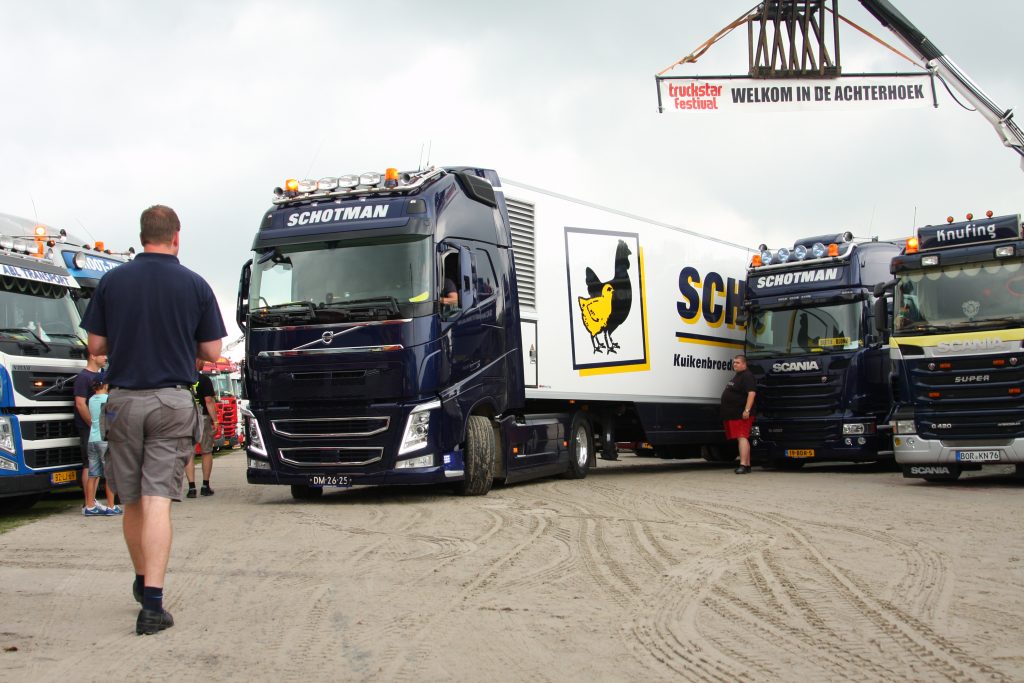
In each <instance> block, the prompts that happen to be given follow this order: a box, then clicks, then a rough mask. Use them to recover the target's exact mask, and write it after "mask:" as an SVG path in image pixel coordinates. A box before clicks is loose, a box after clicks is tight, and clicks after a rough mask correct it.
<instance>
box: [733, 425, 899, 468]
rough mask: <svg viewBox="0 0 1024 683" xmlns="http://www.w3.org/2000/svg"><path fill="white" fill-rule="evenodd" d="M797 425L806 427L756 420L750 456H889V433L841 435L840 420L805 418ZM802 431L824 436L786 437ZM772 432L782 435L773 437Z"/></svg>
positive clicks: (837, 459) (857, 458)
mask: <svg viewBox="0 0 1024 683" xmlns="http://www.w3.org/2000/svg"><path fill="white" fill-rule="evenodd" d="M846 422H854V420H846ZM856 422H866V421H864V420H857V421H856ZM800 425H806V429H805V430H801V428H800V427H798V426H796V423H786V422H780V421H766V420H761V419H759V420H758V421H757V422H756V424H755V427H756V431H757V432H758V434H757V435H756V436H755V435H754V434H751V439H750V445H751V453H752V455H753V457H754V458H755V459H758V460H785V459H793V460H804V461H811V462H873V461H876V460H883V459H889V458H891V457H892V452H891V451H892V444H891V441H890V439H889V435H888V432H882V433H879V432H877V431H875V433H873V434H850V435H842V422H839V421H837V420H834V419H833V420H829V421H820V422H815V421H806V420H804V421H801V423H800ZM801 431H806V432H807V433H810V434H827V436H822V437H819V438H817V439H813V440H808V439H806V438H797V437H795V436H794V437H787V436H786V434H798V433H800V432H801ZM775 434H781V436H777V437H776V436H774V435H775ZM862 442H863V443H862ZM792 451H797V452H800V455H801V457H798V458H794V457H792V455H790V453H791V452H792ZM807 451H811V452H813V455H811V456H809V457H808V456H807V453H806V452H807Z"/></svg>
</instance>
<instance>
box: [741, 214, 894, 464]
mask: <svg viewBox="0 0 1024 683" xmlns="http://www.w3.org/2000/svg"><path fill="white" fill-rule="evenodd" d="M899 250H900V246H899V245H898V244H896V243H893V242H884V241H861V242H855V241H853V236H852V235H851V234H850V233H843V234H839V235H822V236H817V237H809V238H807V239H802V240H798V241H797V242H795V243H794V245H793V248H792V249H787V248H781V249H778V250H775V251H772V250H769V249H768V248H767V247H765V246H764V245H762V248H761V251H760V253H759V254H757V255H755V256H754V259H753V262H752V265H751V267H750V268H749V270H748V272H747V308H748V323H747V330H746V354H747V359H748V364H749V367H750V370H751V371H752V372H753V373H754V375H755V377H756V378H757V384H758V387H757V409H756V410H757V420H756V424H755V426H754V428H753V430H752V433H751V446H752V456H753V457H754V458H755V459H757V460H758V461H761V462H763V463H766V464H769V465H770V466H774V467H779V468H798V467H802V466H803V465H804V464H805V463H807V462H814V461H848V462H849V461H852V462H860V461H874V460H887V459H890V460H891V459H892V457H893V452H892V445H891V438H890V432H889V429H888V422H887V418H888V415H889V410H890V407H891V399H892V392H891V390H890V385H889V349H888V345H887V343H886V342H887V339H886V338H885V337H884V335H882V334H876V333H875V325H874V322H873V316H874V315H875V307H874V306H873V301H874V288H875V285H876V284H879V283H885V282H887V281H888V280H889V264H890V262H891V261H892V258H893V256H894V255H895V254H897V253H899ZM884 314H885V312H884V310H883V311H882V315H884ZM883 327H884V325H883Z"/></svg>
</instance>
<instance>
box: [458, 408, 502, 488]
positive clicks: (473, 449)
mask: <svg viewBox="0 0 1024 683" xmlns="http://www.w3.org/2000/svg"><path fill="white" fill-rule="evenodd" d="M494 451H495V447H494V430H493V429H492V428H491V421H490V420H488V419H487V418H486V417H484V416H482V415H470V416H469V419H468V420H467V421H466V449H465V450H464V451H463V455H462V457H463V469H464V476H465V479H463V480H462V481H460V482H458V483H457V484H456V485H455V492H456V493H458V494H459V495H460V496H483V495H486V494H487V492H488V491H490V490H491V484H493V483H494Z"/></svg>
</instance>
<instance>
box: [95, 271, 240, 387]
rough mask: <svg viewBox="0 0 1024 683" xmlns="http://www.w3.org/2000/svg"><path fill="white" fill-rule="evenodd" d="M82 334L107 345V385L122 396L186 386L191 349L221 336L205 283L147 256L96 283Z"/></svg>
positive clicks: (192, 376) (191, 370)
mask: <svg viewBox="0 0 1024 683" xmlns="http://www.w3.org/2000/svg"><path fill="white" fill-rule="evenodd" d="M82 328H83V329H84V330H85V331H87V332H91V333H93V334H96V335H99V336H101V337H106V338H107V353H108V356H109V368H108V370H107V383H108V384H110V386H112V387H123V388H125V389H159V388H161V387H173V386H175V385H178V384H192V383H193V382H195V380H196V374H197V373H196V351H197V349H196V346H197V344H198V343H199V342H208V341H214V340H216V339H223V338H224V337H225V336H227V330H225V329H224V320H223V319H222V318H221V315H220V307H219V306H218V305H217V298H216V297H215V296H214V295H213V290H212V289H211V288H210V285H209V284H207V282H206V280H204V279H203V278H202V277H200V276H199V275H197V274H196V273H193V272H192V271H191V270H189V269H188V268H186V267H185V266H183V265H181V263H179V262H178V259H177V257H175V256H171V255H170V254H159V253H153V252H144V253H141V254H139V255H137V256H136V257H135V258H134V259H133V260H131V261H129V262H128V263H125V264H124V265H121V266H118V267H117V268H114V269H113V270H111V271H109V272H108V273H107V274H106V275H104V276H103V279H102V280H100V284H99V286H98V287H97V288H96V291H95V292H94V293H93V295H92V297H91V298H90V299H89V307H88V308H87V309H86V311H85V316H84V317H83V318H82Z"/></svg>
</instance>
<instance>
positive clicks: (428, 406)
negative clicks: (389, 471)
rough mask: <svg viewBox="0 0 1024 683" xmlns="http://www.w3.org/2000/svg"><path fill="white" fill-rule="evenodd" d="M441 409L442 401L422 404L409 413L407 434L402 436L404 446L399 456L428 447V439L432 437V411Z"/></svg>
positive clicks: (401, 447)
mask: <svg viewBox="0 0 1024 683" xmlns="http://www.w3.org/2000/svg"><path fill="white" fill-rule="evenodd" d="M440 407H441V402H440V401H431V402H430V403H421V404H420V405H418V406H416V407H415V408H413V409H412V412H411V413H409V419H408V420H407V421H406V423H405V432H403V434H402V445H401V446H400V447H399V449H398V454H399V455H402V454H403V453H412V452H413V451H418V450H419V449H421V448H425V447H426V445H427V437H428V436H429V435H430V411H432V410H437V409H438V408H440Z"/></svg>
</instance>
